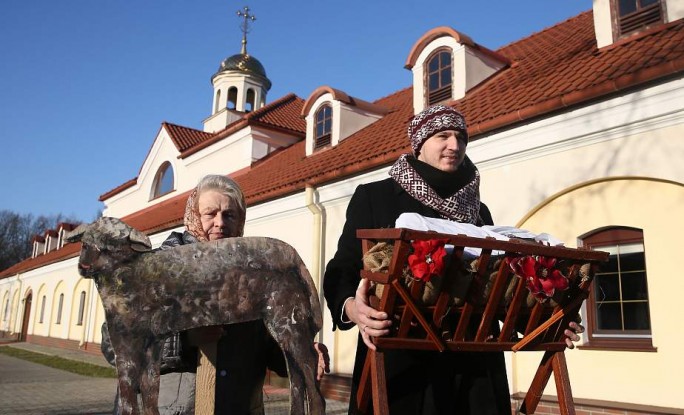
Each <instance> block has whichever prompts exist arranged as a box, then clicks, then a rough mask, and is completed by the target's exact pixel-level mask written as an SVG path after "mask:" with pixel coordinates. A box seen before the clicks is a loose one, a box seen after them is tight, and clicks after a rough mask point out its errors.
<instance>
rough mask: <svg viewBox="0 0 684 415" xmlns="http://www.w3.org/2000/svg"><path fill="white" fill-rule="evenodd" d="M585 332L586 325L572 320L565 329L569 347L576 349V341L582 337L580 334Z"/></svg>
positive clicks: (566, 341)
mask: <svg viewBox="0 0 684 415" xmlns="http://www.w3.org/2000/svg"><path fill="white" fill-rule="evenodd" d="M582 333H584V326H583V325H581V324H580V323H576V322H574V321H571V322H570V327H569V328H568V329H566V330H565V332H564V334H565V344H566V345H567V346H568V349H574V348H575V343H573V342H577V341H579V339H580V336H579V335H580V334H582Z"/></svg>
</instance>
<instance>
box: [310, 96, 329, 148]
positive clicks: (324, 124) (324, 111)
mask: <svg viewBox="0 0 684 415" xmlns="http://www.w3.org/2000/svg"><path fill="white" fill-rule="evenodd" d="M315 120H316V125H315V126H314V150H315V149H319V148H321V147H325V146H327V145H328V144H330V138H331V136H332V134H331V131H332V107H331V106H330V105H328V104H326V105H322V106H321V107H320V108H319V109H318V111H316V115H315Z"/></svg>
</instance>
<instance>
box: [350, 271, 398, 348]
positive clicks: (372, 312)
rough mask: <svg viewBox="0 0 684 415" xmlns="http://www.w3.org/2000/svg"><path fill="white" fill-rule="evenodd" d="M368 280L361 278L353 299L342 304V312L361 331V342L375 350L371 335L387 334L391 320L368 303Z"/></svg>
mask: <svg viewBox="0 0 684 415" xmlns="http://www.w3.org/2000/svg"><path fill="white" fill-rule="evenodd" d="M369 288H370V281H368V280H367V279H365V278H363V279H361V282H360V283H359V287H358V288H357V289H356V295H355V296H354V298H353V299H351V300H349V301H347V303H346V304H345V305H344V312H345V314H346V315H347V318H349V320H351V321H353V322H354V323H356V325H357V326H358V328H359V333H361V338H362V339H363V342H364V343H365V344H366V346H368V348H369V349H371V350H375V345H374V344H373V342H372V341H371V336H372V337H380V336H385V335H387V334H389V327H390V326H391V325H392V321H390V320H388V316H387V313H384V312H381V311H378V310H376V309H374V308H373V307H371V306H370V305H368V289H369Z"/></svg>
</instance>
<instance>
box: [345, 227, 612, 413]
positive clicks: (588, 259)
mask: <svg viewBox="0 0 684 415" xmlns="http://www.w3.org/2000/svg"><path fill="white" fill-rule="evenodd" d="M357 237H358V238H360V239H361V240H362V250H363V253H364V255H366V254H367V253H368V251H369V250H370V249H371V248H372V247H373V246H375V245H376V244H377V243H380V242H385V243H387V244H388V245H389V249H390V252H391V258H390V260H389V261H388V263H387V266H386V267H383V270H381V271H377V270H376V271H370V270H367V269H364V270H362V271H361V276H362V277H363V278H368V279H369V280H370V281H372V282H374V283H376V284H378V287H382V289H381V290H376V292H377V293H378V296H377V297H373V296H372V297H371V304H372V305H373V306H374V307H375V308H377V309H378V310H381V311H385V312H387V314H388V315H389V316H391V317H392V318H394V320H395V322H394V324H393V330H392V332H391V333H390V335H388V336H384V337H376V338H373V342H374V344H375V345H376V346H377V351H375V352H373V351H371V350H369V351H368V354H367V356H366V361H365V365H364V368H363V372H362V375H361V381H360V384H359V389H358V391H356V393H357V404H358V408H359V410H360V412H361V413H366V412H367V411H368V408H369V404H370V401H371V399H372V401H373V408H374V413H375V414H376V415H377V414H389V409H388V402H387V388H386V378H385V366H384V354H383V353H384V352H383V351H384V350H387V349H415V350H434V351H439V352H444V353H451V352H460V351H468V352H494V351H514V352H518V351H544V352H545V353H544V356H543V358H542V360H541V362H540V364H539V367H538V369H537V372H536V374H535V376H534V379H533V380H532V384H531V385H530V388H529V390H528V392H527V394H526V396H525V399H524V401H523V403H522V405H521V407H520V412H521V413H524V414H532V413H534V412H535V410H536V408H537V405H538V404H539V400H540V398H541V395H542V392H543V391H544V388H545V387H546V384H547V382H548V380H549V378H550V377H551V373H553V374H554V380H555V383H556V390H557V396H558V404H559V406H560V411H561V414H574V413H575V409H574V404H573V401H572V391H571V389H570V381H569V377H568V370H567V365H566V361H565V355H564V351H565V348H566V344H565V335H564V333H563V332H564V331H565V329H566V328H568V325H569V324H570V322H571V321H573V320H574V319H575V318H576V317H577V315H578V312H579V309H580V307H581V305H582V302H583V301H584V300H585V299H586V298H587V296H588V293H589V287H590V285H591V282H592V280H593V276H594V273H595V272H596V269H597V267H598V266H599V264H600V263H601V262H603V261H606V260H607V259H608V253H606V252H601V251H590V250H587V249H571V248H564V247H550V246H545V245H542V244H539V243H536V242H529V241H523V240H511V241H499V240H495V239H490V238H486V239H483V238H475V237H468V236H463V235H449V234H442V233H436V232H425V231H415V230H410V229H400V228H397V229H360V230H358V231H357ZM433 239H437V240H446V241H447V242H446V243H447V244H451V245H453V246H454V249H453V253H452V254H451V259H450V261H449V263H448V266H447V267H446V269H445V272H444V274H443V280H442V281H441V287H439V289H438V290H437V291H438V292H437V293H436V294H435V295H433V296H432V298H433V300H431V301H426V300H425V298H426V297H425V295H424V294H425V289H426V288H425V282H423V281H420V280H411V282H410V284H407V283H406V281H407V277H406V276H405V275H406V272H407V260H408V257H409V255H410V253H411V250H412V243H414V242H415V241H427V240H433ZM466 247H472V248H481V249H482V251H481V254H480V255H479V258H476V259H472V258H469V257H468V255H467V254H464V249H465V248H466ZM493 252H494V255H493V254H492V253H493ZM527 256H531V257H532V258H538V257H544V258H555V259H556V261H557V264H558V267H559V268H560V269H562V270H563V273H564V275H566V276H567V278H568V281H569V285H568V288H567V289H566V290H563V291H556V293H555V295H553V297H552V299H549V300H547V301H544V302H542V301H539V300H536V299H533V300H532V301H530V296H531V294H530V290H529V289H528V288H527V286H526V283H525V282H524V281H523V280H522V279H521V278H518V277H516V275H515V273H514V272H513V270H512V267H511V266H510V265H509V262H510V261H511V260H513V259H514V258H521V257H527ZM464 281H465V284H464ZM454 284H455V285H454ZM454 286H456V287H460V288H458V289H457V290H454V289H453V287H454ZM459 290H460V292H461V293H462V295H460V294H459V295H460V296H461V297H462V298H455V297H454V292H455V291H456V292H458V291H459ZM446 317H449V318H446ZM473 327H476V328H477V329H476V330H474V329H473Z"/></svg>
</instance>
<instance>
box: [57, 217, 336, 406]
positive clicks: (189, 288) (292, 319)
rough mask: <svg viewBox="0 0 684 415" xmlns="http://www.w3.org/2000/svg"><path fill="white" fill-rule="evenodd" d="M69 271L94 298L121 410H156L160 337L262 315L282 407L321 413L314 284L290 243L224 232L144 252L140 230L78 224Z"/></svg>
mask: <svg viewBox="0 0 684 415" xmlns="http://www.w3.org/2000/svg"><path fill="white" fill-rule="evenodd" d="M67 240H68V241H70V242H77V241H81V243H82V248H81V253H80V258H79V262H78V269H79V273H80V274H81V275H82V276H83V277H85V278H92V279H94V280H95V284H96V286H97V290H98V292H99V294H100V297H101V298H102V303H103V305H104V309H105V316H106V320H107V325H108V326H109V333H110V337H111V342H112V347H113V348H114V352H115V353H116V369H117V375H118V385H119V390H120V402H119V404H120V405H119V408H120V411H121V413H123V414H138V413H139V408H138V401H137V396H136V395H137V392H138V391H140V394H141V395H142V406H143V410H144V414H158V413H159V412H158V410H157V398H158V395H159V364H160V362H159V356H160V347H161V341H162V340H163V339H164V338H165V337H166V336H168V335H169V334H170V333H172V332H174V331H182V330H188V329H192V328H197V327H203V326H213V325H225V324H232V323H240V322H245V321H253V320H263V321H264V324H265V326H266V328H267V329H268V331H269V332H270V334H271V336H273V338H274V339H275V340H276V342H277V343H278V344H279V345H280V348H281V349H282V351H283V353H284V355H285V360H286V362H287V370H288V375H289V378H290V413H291V414H304V411H305V405H304V404H305V402H307V403H308V413H309V414H322V413H325V400H324V399H323V397H322V395H321V392H320V389H319V385H318V383H317V381H316V370H317V364H318V355H317V353H316V350H315V349H314V347H313V340H314V336H315V335H316V333H317V332H318V331H319V330H320V328H321V325H322V316H321V307H320V303H319V299H318V294H317V291H316V288H315V286H314V284H313V281H312V279H311V276H310V274H309V272H308V270H307V269H306V266H305V265H304V263H303V262H302V260H301V259H300V257H299V255H298V254H297V252H296V251H295V249H294V248H292V247H291V246H290V245H288V244H286V243H285V242H282V241H279V240H277V239H272V238H264V237H244V238H227V239H222V240H218V241H212V242H202V243H196V244H191V245H183V246H179V247H176V248H173V249H168V250H154V251H153V250H152V249H151V247H152V246H151V243H150V240H149V239H148V238H147V236H146V235H145V234H143V233H142V232H140V231H138V230H136V229H133V228H131V227H130V226H128V225H126V224H125V223H123V222H122V221H120V220H118V219H115V218H107V217H103V218H100V219H98V220H97V221H95V222H94V223H92V224H90V225H81V226H80V227H78V228H77V229H76V230H74V231H73V232H71V233H70V234H69V235H68V237H67Z"/></svg>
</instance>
